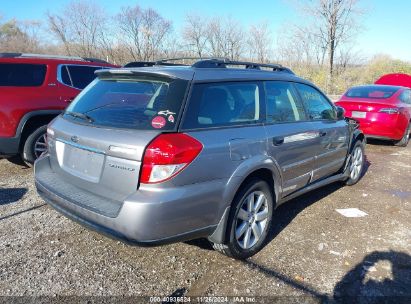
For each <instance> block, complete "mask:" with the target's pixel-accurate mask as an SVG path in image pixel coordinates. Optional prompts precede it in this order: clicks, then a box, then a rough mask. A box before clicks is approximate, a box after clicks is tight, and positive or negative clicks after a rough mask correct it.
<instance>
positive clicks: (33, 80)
mask: <svg viewBox="0 0 411 304" xmlns="http://www.w3.org/2000/svg"><path fill="white" fill-rule="evenodd" d="M46 70H47V67H46V65H44V64H25V63H18V64H15V63H0V86H2V87H5V86H10V87H38V86H41V85H42V84H43V82H44V78H45V76H46Z"/></svg>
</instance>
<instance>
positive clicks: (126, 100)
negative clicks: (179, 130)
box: [64, 77, 187, 130]
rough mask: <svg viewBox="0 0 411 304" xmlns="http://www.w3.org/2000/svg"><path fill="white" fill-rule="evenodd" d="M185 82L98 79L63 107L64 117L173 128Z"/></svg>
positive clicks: (117, 125)
mask: <svg viewBox="0 0 411 304" xmlns="http://www.w3.org/2000/svg"><path fill="white" fill-rule="evenodd" d="M186 88H187V81H184V80H174V79H173V80H171V79H165V78H159V79H156V78H146V77H144V78H135V77H129V78H98V79H96V80H94V81H93V82H92V83H91V84H90V85H89V86H88V87H86V89H85V90H83V91H82V92H81V93H80V94H79V95H78V96H77V98H76V99H75V100H74V101H73V102H72V103H71V104H70V105H69V106H68V107H67V109H66V112H65V114H64V117H65V118H66V119H70V120H75V121H79V122H82V123H88V124H91V125H96V126H105V127H114V128H126V129H138V130H153V129H161V130H174V129H175V128H176V125H177V118H178V116H179V113H180V110H181V106H182V103H183V99H184V95H185V91H186Z"/></svg>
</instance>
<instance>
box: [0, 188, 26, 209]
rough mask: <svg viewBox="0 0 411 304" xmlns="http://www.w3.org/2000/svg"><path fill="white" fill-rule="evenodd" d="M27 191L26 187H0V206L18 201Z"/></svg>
mask: <svg viewBox="0 0 411 304" xmlns="http://www.w3.org/2000/svg"><path fill="white" fill-rule="evenodd" d="M26 193H27V188H1V189H0V206H3V205H8V204H11V203H15V202H17V201H19V200H20V199H21V198H22V197H23V196H24V195H25V194H26Z"/></svg>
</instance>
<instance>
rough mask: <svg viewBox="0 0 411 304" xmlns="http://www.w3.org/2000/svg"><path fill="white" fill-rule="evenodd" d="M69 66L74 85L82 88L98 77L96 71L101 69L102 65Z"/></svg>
mask: <svg viewBox="0 0 411 304" xmlns="http://www.w3.org/2000/svg"><path fill="white" fill-rule="evenodd" d="M67 68H68V71H69V73H70V77H71V81H72V82H73V87H75V88H77V89H81V90H82V89H84V88H85V87H86V86H88V85H89V84H90V83H91V82H92V81H93V80H94V79H95V78H96V75H94V71H96V70H99V69H101V68H102V67H92V66H87V65H68V66H67Z"/></svg>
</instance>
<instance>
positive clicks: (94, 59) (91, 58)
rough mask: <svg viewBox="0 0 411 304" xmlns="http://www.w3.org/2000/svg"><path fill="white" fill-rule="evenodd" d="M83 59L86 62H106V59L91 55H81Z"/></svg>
mask: <svg viewBox="0 0 411 304" xmlns="http://www.w3.org/2000/svg"><path fill="white" fill-rule="evenodd" d="M82 59H84V60H85V61H88V62H96V63H108V62H107V61H105V60H103V59H99V58H93V57H82Z"/></svg>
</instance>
